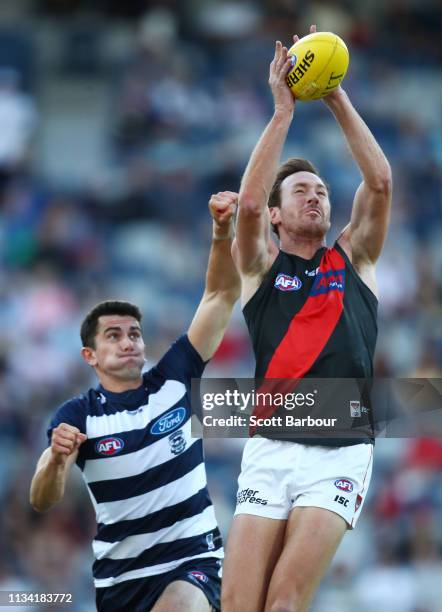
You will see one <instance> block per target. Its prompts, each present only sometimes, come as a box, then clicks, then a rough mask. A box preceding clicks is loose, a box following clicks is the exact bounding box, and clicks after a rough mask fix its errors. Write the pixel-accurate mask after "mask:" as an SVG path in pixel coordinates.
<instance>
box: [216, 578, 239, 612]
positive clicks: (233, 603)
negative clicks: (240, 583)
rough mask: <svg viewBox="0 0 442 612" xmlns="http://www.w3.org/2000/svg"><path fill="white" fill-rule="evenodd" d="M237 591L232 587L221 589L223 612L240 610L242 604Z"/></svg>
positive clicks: (223, 586)
mask: <svg viewBox="0 0 442 612" xmlns="http://www.w3.org/2000/svg"><path fill="white" fill-rule="evenodd" d="M237 592H238V591H237V589H234V588H232V587H231V586H230V585H229V586H225V585H224V584H223V585H222V588H221V610H222V611H223V612H234V611H235V610H239V609H240V608H239V607H238V606H239V604H240V601H239V598H238V595H237Z"/></svg>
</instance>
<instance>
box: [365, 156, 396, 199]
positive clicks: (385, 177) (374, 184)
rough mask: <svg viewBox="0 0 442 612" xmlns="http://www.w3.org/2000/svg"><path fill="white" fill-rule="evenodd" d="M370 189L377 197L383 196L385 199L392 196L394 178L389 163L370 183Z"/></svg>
mask: <svg viewBox="0 0 442 612" xmlns="http://www.w3.org/2000/svg"><path fill="white" fill-rule="evenodd" d="M370 189H371V190H372V191H373V192H375V193H376V194H377V195H383V196H385V197H390V196H391V192H392V189H393V177H392V174H391V168H390V164H389V163H388V162H386V164H385V166H384V167H383V168H382V169H380V170H379V171H378V172H377V173H376V174H375V176H374V177H373V179H372V180H371V182H370Z"/></svg>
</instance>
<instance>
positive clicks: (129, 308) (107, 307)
mask: <svg viewBox="0 0 442 612" xmlns="http://www.w3.org/2000/svg"><path fill="white" fill-rule="evenodd" d="M105 315H119V316H122V317H124V316H129V317H134V319H136V320H137V321H138V322H141V318H142V314H141V312H140V309H139V308H138V306H135V305H134V304H131V303H130V302H121V301H119V300H107V301H106V302H100V303H99V304H97V305H96V306H94V308H92V310H91V311H90V312H88V313H87V315H86V316H85V318H84V319H83V322H82V324H81V328H80V337H81V342H82V344H83V346H87V347H89V348H92V349H94V348H95V336H96V335H97V329H98V319H99V318H100V317H103V316H105Z"/></svg>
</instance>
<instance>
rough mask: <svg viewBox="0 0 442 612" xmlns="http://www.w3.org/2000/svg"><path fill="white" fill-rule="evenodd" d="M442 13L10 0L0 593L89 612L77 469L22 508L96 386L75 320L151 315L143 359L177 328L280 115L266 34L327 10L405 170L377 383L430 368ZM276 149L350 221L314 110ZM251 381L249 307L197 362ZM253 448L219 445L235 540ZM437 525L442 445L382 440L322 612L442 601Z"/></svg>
mask: <svg viewBox="0 0 442 612" xmlns="http://www.w3.org/2000/svg"><path fill="white" fill-rule="evenodd" d="M440 18H441V13H440V5H439V3H438V2H436V1H435V0H434V1H433V0H394V1H393V0H391V1H389V2H384V1H383V0H365V1H364V2H361V3H359V2H351V1H350V0H348V1H346V0H316V1H301V0H261V1H254V2H252V1H250V2H246V1H241V0H188V1H187V2H179V1H177V2H173V1H172V0H170V1H167V0H163V1H151V2H149V1H147V0H127V1H126V2H121V1H119V0H95V1H94V0H14V2H1V3H0V258H1V266H0V279H1V282H0V292H1V300H0V317H1V322H2V323H1V335H0V504H1V517H2V518H1V524H0V590H11V589H13V590H17V589H38V590H40V591H46V592H60V591H64V592H72V593H74V597H75V603H74V605H72V606H70V609H71V610H73V611H75V612H77V611H84V612H86V611H89V610H93V609H94V606H93V589H92V580H91V569H90V565H91V561H92V557H91V552H90V546H89V541H90V538H91V536H92V533H93V530H94V521H93V515H92V509H91V508H90V507H89V500H88V499H87V497H86V494H85V492H84V490H83V488H82V482H81V479H80V476H79V473H75V474H73V476H72V479H71V481H70V483H69V485H68V493H67V495H66V499H65V501H64V502H63V503H62V504H61V505H60V506H59V507H57V508H56V509H54V510H53V511H52V512H50V513H49V514H47V515H43V516H40V515H37V514H36V513H34V512H33V511H32V510H31V508H30V507H29V505H28V501H27V500H28V487H29V482H30V479H31V475H32V473H33V470H34V465H35V461H36V459H37V457H38V455H39V454H40V452H41V450H42V448H43V447H44V445H45V444H46V438H45V429H46V425H47V422H48V416H49V414H50V413H51V412H52V411H53V410H54V409H55V408H56V407H57V406H58V405H59V403H60V402H61V401H63V400H64V399H66V398H68V397H70V396H72V395H73V394H76V393H78V392H80V391H82V390H83V389H85V388H88V387H89V386H90V385H91V384H94V379H93V377H92V376H91V372H89V370H88V369H87V368H86V366H85V365H83V364H82V362H81V361H80V357H79V349H80V341H79V336H78V328H79V324H80V321H81V319H82V317H83V315H84V314H85V312H86V311H87V309H88V308H89V307H90V306H92V305H93V304H94V303H96V302H97V301H99V300H101V299H105V298H110V297H120V298H123V299H128V300H132V301H134V302H136V303H137V304H139V305H140V306H141V308H142V310H143V312H144V328H145V335H146V338H147V346H148V354H149V358H150V359H151V360H152V362H154V361H156V359H157V358H159V357H160V356H161V354H162V352H163V351H164V350H165V349H166V348H167V346H168V345H169V343H170V342H171V341H173V340H174V338H175V337H176V336H177V335H179V334H180V333H181V332H182V331H183V330H185V329H186V328H187V326H188V324H189V322H190V320H191V317H192V314H193V311H194V309H195V307H196V305H197V302H198V300H199V297H200V295H201V291H202V286H203V274H204V270H205V265H206V258H207V253H208V246H209V240H210V221H209V215H208V211H207V201H208V198H209V196H210V194H211V193H212V192H216V191H219V190H224V189H230V190H237V189H238V185H239V181H240V176H241V172H242V171H243V169H244V166H245V163H246V161H247V157H248V155H249V153H250V151H251V148H252V147H253V145H254V143H255V141H256V139H257V137H258V135H259V133H260V130H261V129H262V127H263V126H264V124H265V122H266V121H267V120H268V118H269V117H270V113H271V108H272V106H271V98H270V95H269V92H268V91H267V84H266V81H267V75H268V64H269V61H270V59H271V57H272V53H273V44H274V40H275V38H280V39H281V40H283V41H284V42H285V43H286V44H288V43H289V42H290V40H291V35H292V33H294V32H297V33H299V34H304V33H306V32H307V31H308V26H309V24H310V23H317V24H318V29H319V30H321V29H322V30H331V31H334V32H336V33H337V34H339V35H341V36H342V37H343V38H344V40H345V41H346V42H347V43H348V46H349V49H350V54H351V62H350V69H349V73H348V76H347V78H346V80H345V83H344V86H345V88H346V89H347V91H348V92H349V94H350V97H351V99H352V100H353V101H354V103H355V105H356V106H357V108H358V109H359V111H360V112H361V114H362V115H363V117H364V119H365V120H366V121H367V123H368V124H369V126H370V127H371V129H372V130H373V132H374V133H375V135H376V137H377V138H378V140H379V141H380V143H381V145H382V147H383V148H384V150H385V152H386V154H387V156H388V158H389V160H390V162H391V164H392V167H393V173H394V183H395V185H394V206H393V215H392V223H391V230H390V233H389V237H388V242H387V245H386V248H385V252H384V255H383V257H382V259H381V262H380V264H379V276H378V277H379V285H380V292H381V303H380V321H379V327H380V329H379V342H378V351H377V363H376V368H377V373H378V375H383V376H402V377H404V376H434V377H438V376H439V377H440V376H441V367H442V316H441V315H442V313H441V297H442V216H441V184H440V180H439V179H440V170H441V163H442V137H441V129H440V128H441V123H440V121H441V114H440V101H441V93H442V79H441V71H440V68H441V48H440V38H439V32H438V27H439V26H440V23H441V20H440ZM286 154H287V155H301V156H305V157H308V158H310V159H311V160H312V161H313V162H314V163H315V164H317V165H318V167H319V168H320V171H321V172H322V174H323V175H324V176H325V177H326V179H327V180H328V181H329V182H330V183H331V185H332V203H333V207H334V210H333V215H334V227H335V230H336V231H337V230H338V228H340V227H342V226H343V225H344V224H345V223H346V220H347V219H348V215H349V211H350V206H351V200H352V195H353V193H354V190H355V188H356V186H357V184H358V180H359V175H358V171H357V169H356V167H355V166H354V164H353V163H352V161H351V158H350V156H349V154H348V152H347V150H346V147H345V145H344V143H343V139H342V137H341V135H340V133H339V129H338V127H337V125H336V124H335V122H334V121H333V119H332V118H331V116H330V114H329V113H328V111H327V109H325V107H324V106H323V104H322V103H320V102H316V103H310V104H299V105H298V107H297V111H296V117H295V121H294V125H293V128H292V130H291V133H290V137H289V140H288V144H287V150H286ZM332 238H333V236H332ZM252 373H253V360H252V355H251V351H250V347H249V340H248V337H247V333H246V328H245V325H244V323H243V321H242V317H241V313H240V311H239V309H237V310H236V312H235V316H234V319H233V321H232V324H231V326H230V328H229V331H228V334H227V336H226V338H225V341H224V342H223V345H222V347H221V349H220V351H219V352H218V354H217V356H216V358H215V359H214V360H213V363H212V364H211V365H210V367H209V368H208V371H207V374H208V375H210V376H216V375H224V376H232V375H235V376H251V375H252ZM241 448H242V442H241V441H238V440H209V441H208V443H207V444H206V449H207V450H206V452H207V460H208V471H209V478H210V486H211V492H212V495H213V499H214V502H215V507H216V511H217V515H218V519H219V521H220V524H221V527H222V530H223V533H224V534H226V533H227V531H228V527H229V524H230V521H231V516H232V512H233V508H234V496H235V492H236V477H237V474H238V471H239V462H240V454H241ZM441 525H442V440H440V439H439V440H438V439H418V440H416V439H414V440H413V439H401V440H398V439H396V440H393V439H392V440H379V441H378V442H377V449H376V458H375V468H374V473H373V479H372V484H371V488H370V494H369V498H368V500H367V503H366V507H365V510H364V512H363V515H362V518H361V520H360V523H359V526H358V528H357V530H356V531H355V532H353V533H350V534H348V535H347V536H346V538H345V541H344V544H343V545H342V547H341V549H340V550H339V552H338V554H337V556H336V559H335V562H334V563H333V567H332V569H331V571H330V572H329V574H328V575H327V578H326V579H325V580H324V583H323V585H322V586H321V589H320V591H319V593H318V596H317V597H316V600H315V604H314V606H313V608H312V609H313V610H314V612H353V611H354V610H356V609H357V610H359V611H360V612H370V611H372V610H379V608H380V607H382V608H384V609H388V610H390V611H391V612H440V611H441V610H442V581H441V577H442V529H441ZM20 609H22V610H23V609H24V608H20ZM32 609H33V610H35V609H37V608H36V607H33V608H32ZM42 609H43V608H42ZM238 612H240V611H238Z"/></svg>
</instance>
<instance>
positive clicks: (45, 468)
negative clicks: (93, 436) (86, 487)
mask: <svg viewBox="0 0 442 612" xmlns="http://www.w3.org/2000/svg"><path fill="white" fill-rule="evenodd" d="M85 440H86V435H85V434H83V433H81V432H80V431H79V429H78V428H77V427H74V426H72V425H68V424H67V423H60V425H58V427H56V428H55V429H54V431H53V432H52V440H51V446H50V447H49V448H47V449H46V450H45V451H44V452H43V453H42V455H41V457H40V459H39V460H38V463H37V467H36V470H35V474H34V477H33V478H32V482H31V491H30V502H31V506H32V507H33V508H34V510H37V512H46V511H47V510H50V509H51V508H52V506H54V505H55V504H57V503H58V502H59V501H60V500H61V499H62V498H63V495H64V489H65V486H66V479H67V477H68V474H69V470H70V468H71V466H72V464H73V463H74V462H75V460H76V458H77V455H78V449H79V447H80V444H82V443H83V442H84V441H85Z"/></svg>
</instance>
